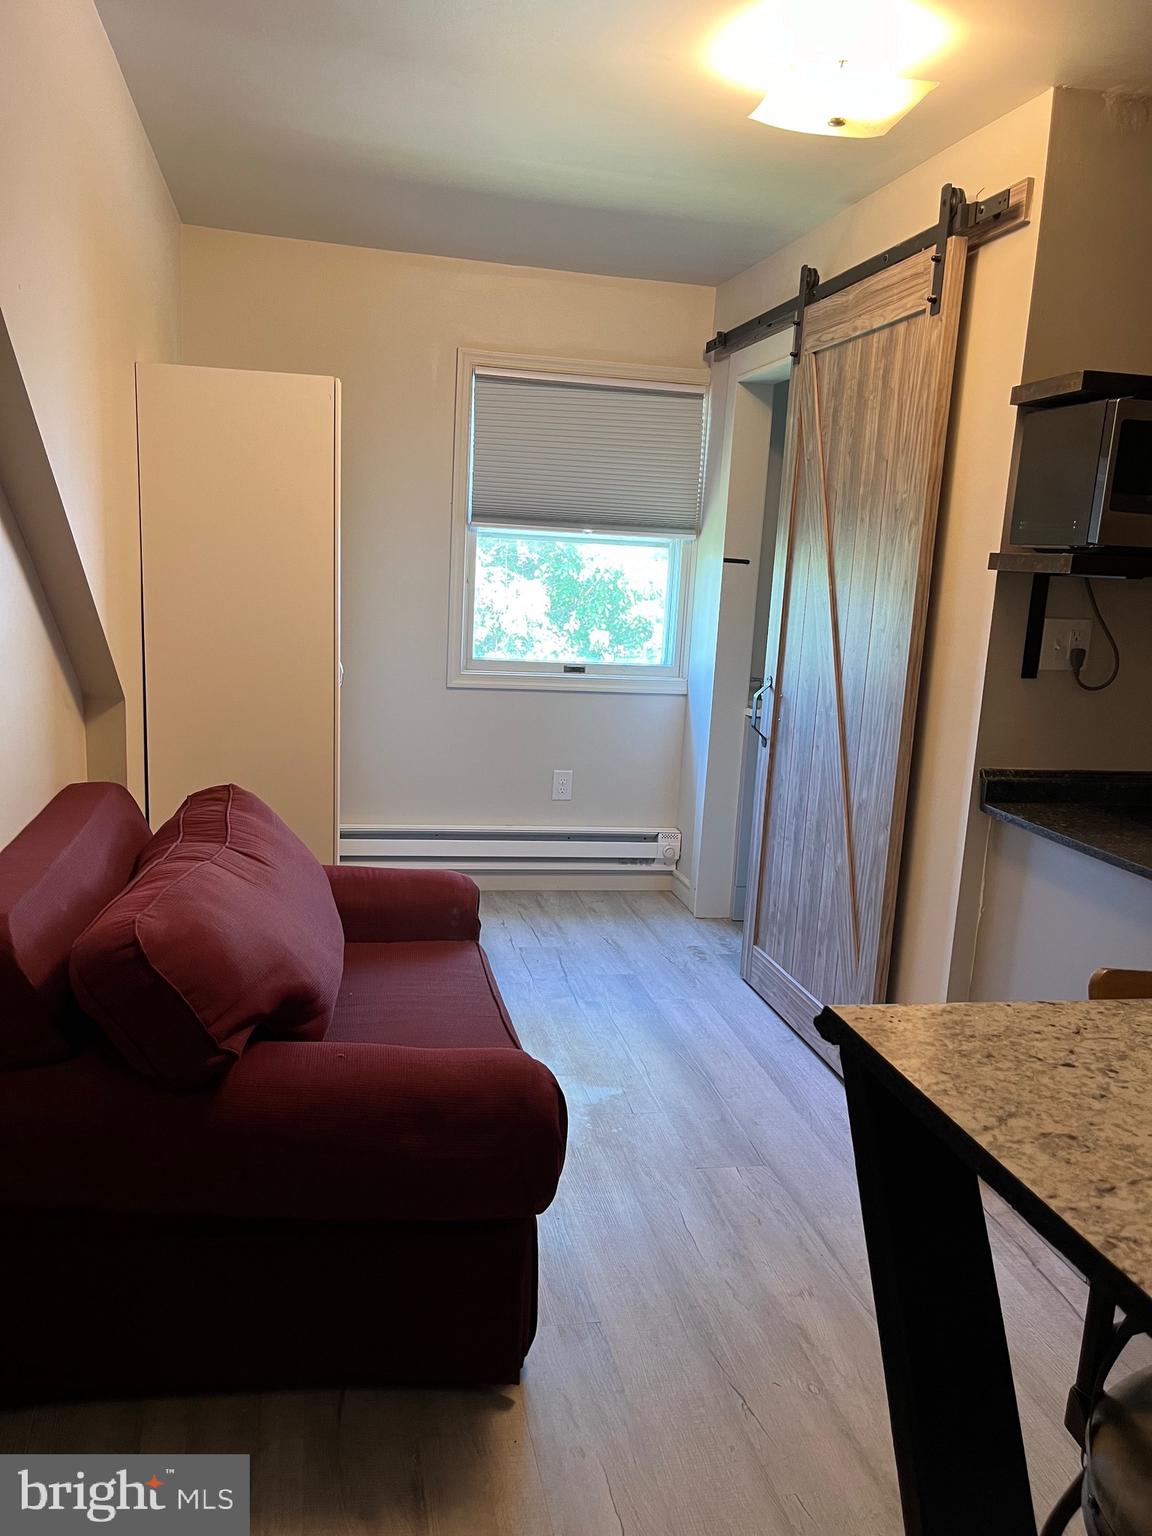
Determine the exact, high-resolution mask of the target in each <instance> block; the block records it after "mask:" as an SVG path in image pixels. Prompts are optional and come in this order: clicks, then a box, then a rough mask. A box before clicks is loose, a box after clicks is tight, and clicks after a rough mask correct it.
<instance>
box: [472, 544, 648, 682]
mask: <svg viewBox="0 0 1152 1536" xmlns="http://www.w3.org/2000/svg"><path fill="white" fill-rule="evenodd" d="M671 566H672V560H671V557H670V550H669V546H668V544H667V543H659V542H645V541H623V540H620V541H618V540H603V539H601V540H596V539H592V538H587V537H584V538H564V537H556V536H549V535H541V534H535V533H533V534H518V533H502V532H498V531H494V530H491V529H483V530H478V531H477V538H476V589H475V605H474V609H473V625H472V650H473V655H474V656H475V657H476V658H477V659H478V660H486V661H534V662H567V663H569V664H580V663H585V664H588V663H592V664H595V663H601V664H603V663H610V664H611V663H614V664H621V663H624V664H632V665H638V666H661V665H665V664H666V662H667V657H666V656H665V638H666V632H667V629H668V609H669V597H670V590H669V589H670V581H671V577H672V571H671Z"/></svg>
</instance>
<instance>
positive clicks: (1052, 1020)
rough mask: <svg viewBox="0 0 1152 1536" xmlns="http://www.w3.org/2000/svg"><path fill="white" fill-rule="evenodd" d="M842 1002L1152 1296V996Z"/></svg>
mask: <svg viewBox="0 0 1152 1536" xmlns="http://www.w3.org/2000/svg"><path fill="white" fill-rule="evenodd" d="M829 1014H831V1015H833V1016H834V1020H836V1021H840V1022H841V1023H842V1024H843V1025H845V1026H847V1029H848V1031H850V1032H851V1034H853V1035H855V1036H857V1037H858V1038H859V1039H860V1040H861V1041H863V1042H864V1044H865V1045H867V1046H869V1047H870V1048H871V1049H872V1051H874V1052H875V1053H876V1054H877V1055H879V1056H880V1057H881V1058H882V1059H883V1060H884V1061H885V1062H887V1063H888V1064H889V1066H891V1067H892V1068H894V1069H895V1071H896V1072H897V1073H898V1074H899V1075H900V1076H901V1077H903V1078H904V1079H906V1081H907V1082H909V1083H911V1084H912V1085H913V1087H915V1088H917V1089H919V1091H920V1092H921V1093H922V1094H923V1095H924V1096H925V1097H926V1098H927V1099H929V1100H930V1101H931V1102H932V1104H934V1105H935V1106H936V1108H937V1109H938V1110H940V1111H941V1112H942V1113H943V1114H944V1115H946V1116H947V1117H948V1119H949V1120H951V1121H952V1122H953V1124H955V1125H956V1126H958V1127H959V1128H960V1129H961V1130H962V1131H964V1132H966V1133H967V1135H968V1136H969V1137H971V1138H972V1140H973V1141H975V1142H976V1143H977V1144H978V1146H979V1147H981V1148H982V1149H983V1150H984V1151H985V1152H986V1153H988V1154H990V1156H991V1157H992V1158H993V1159H994V1160H995V1161H996V1162H997V1163H999V1164H1000V1165H1001V1167H1003V1168H1004V1169H1006V1170H1007V1171H1008V1172H1009V1173H1010V1174H1012V1175H1014V1177H1015V1178H1016V1179H1018V1180H1019V1181H1020V1183H1021V1184H1023V1185H1024V1186H1025V1188H1026V1189H1028V1190H1029V1191H1030V1192H1031V1193H1032V1194H1033V1195H1034V1196H1036V1197H1038V1199H1039V1200H1040V1201H1042V1202H1043V1204H1044V1205H1045V1206H1047V1207H1048V1208H1049V1209H1050V1210H1051V1211H1053V1212H1054V1213H1055V1214H1056V1215H1057V1216H1059V1217H1060V1218H1062V1220H1063V1221H1064V1222H1065V1223H1066V1224H1067V1225H1068V1226H1069V1227H1071V1228H1072V1229H1073V1231H1074V1232H1075V1233H1076V1234H1077V1235H1078V1236H1079V1237H1080V1238H1082V1239H1083V1240H1084V1241H1085V1242H1086V1243H1087V1244H1089V1245H1090V1247H1092V1248H1093V1249H1095V1250H1096V1252H1097V1253H1099V1254H1101V1255H1102V1256H1103V1257H1104V1258H1105V1259H1106V1260H1108V1261H1109V1262H1110V1263H1111V1264H1112V1265H1113V1266H1114V1267H1115V1268H1116V1269H1118V1270H1119V1271H1120V1272H1121V1273H1122V1274H1123V1275H1124V1276H1125V1277H1126V1278H1127V1279H1128V1280H1129V1281H1130V1282H1131V1283H1132V1284H1134V1285H1135V1286H1136V1287H1138V1288H1139V1289H1140V1290H1142V1291H1143V1292H1144V1293H1145V1296H1146V1297H1149V1298H1152V1002H1144V1001H1133V1002H1096V1003H1088V1002H1052V1003H1031V1002H1006V1003H942V1004H930V1005H899V1004H880V1005H876V1006H871V1007H858V1008H856V1007H853V1008H848V1007H844V1008H834V1009H829V1010H827V1012H826V1014H825V1017H824V1019H822V1020H821V1028H822V1030H824V1029H826V1028H827V1025H826V1024H825V1020H826V1019H827V1017H828V1015H829ZM830 1022H831V1021H830ZM828 1033H829V1034H830V1035H831V1034H833V1033H835V1035H836V1036H837V1037H838V1038H840V1039H842V1032H841V1031H840V1029H839V1028H838V1027H837V1026H836V1024H835V1023H834V1022H832V1028H831V1029H829V1030H828Z"/></svg>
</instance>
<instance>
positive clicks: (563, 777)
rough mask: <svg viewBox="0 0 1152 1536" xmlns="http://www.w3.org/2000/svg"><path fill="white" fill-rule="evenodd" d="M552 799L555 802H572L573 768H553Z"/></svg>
mask: <svg viewBox="0 0 1152 1536" xmlns="http://www.w3.org/2000/svg"><path fill="white" fill-rule="evenodd" d="M552 798H553V800H571V798H572V770H571V768H553V770H552Z"/></svg>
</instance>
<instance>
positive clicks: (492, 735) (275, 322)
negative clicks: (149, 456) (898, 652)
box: [182, 229, 713, 826]
mask: <svg viewBox="0 0 1152 1536" xmlns="http://www.w3.org/2000/svg"><path fill="white" fill-rule="evenodd" d="M712 301H713V294H712V290H711V289H708V288H697V287H690V286H685V285H678V284H671V283H655V282H643V281H637V280H633V279H615V278H604V277H587V276H580V275H577V274H573V273H564V272H551V271H541V270H535V269H531V268H521V267H505V266H498V265H495V264H490V263H484V262H470V261H456V260H449V259H446V258H439V257H431V256H411V255H400V254H397V253H394V252H388V251H375V250H364V249H359V248H356V247H348V246H338V245H324V244H318V243H313V242H308V241H299V240H284V239H274V238H269V237H265V236H259V235H242V234H231V233H222V232H220V231H215V230H208V229H186V230H185V231H184V240H183V304H182V309H183V358H184V361H186V362H189V363H200V364H206V365H210V366H219V367H233V368H265V369H272V370H283V371H288V372H292V371H299V372H309V373H333V374H335V375H336V376H337V377H338V378H340V379H341V381H342V384H343V464H342V526H343V546H344V570H343V586H344V591H343V600H344V624H343V659H344V665H345V678H344V692H343V722H344V725H343V744H342V745H343V754H342V769H343V774H342V780H343V782H342V810H341V816H342V820H343V822H344V823H345V824H346V825H348V824H352V823H365V822H367V823H372V822H378V823H379V822H386V823H398V824H401V825H412V824H415V823H419V822H431V823H433V824H437V823H438V824H458V825H471V824H481V825H483V824H490V823H494V822H495V823H501V822H508V823H513V824H515V823H519V824H521V825H528V824H536V823H540V824H543V825H546V826H547V825H560V824H567V825H569V826H578V825H601V824H603V825H617V826H627V825H670V826H671V825H675V816H676V810H677V798H676V797H677V782H678V775H679V765H680V743H681V731H682V721H683V714H684V700H683V698H682V697H676V696H672V697H668V696H648V695H620V694H616V695H612V694H586V695H580V696H569V695H561V694H556V693H543V692H536V693H532V692H517V691H513V690H468V689H449V688H448V687H447V686H446V682H445V674H446V659H447V633H448V580H449V536H450V529H451V505H452V442H453V437H452V433H453V415H454V397H455V377H456V373H455V370H456V351H457V348H458V347H461V346H466V347H468V346H470V347H477V348H491V349H494V350H498V351H508V352H520V353H530V354H551V355H554V356H563V357H572V358H590V359H592V358H595V359H609V360H612V361H616V362H625V363H645V362H647V363H654V364H661V365H669V366H677V367H679V366H689V367H694V366H698V365H699V363H700V357H701V351H702V348H703V345H704V342H705V341H706V340H707V338H708V335H709V333H710V327H711V319H712ZM556 767H562V768H571V769H572V770H573V771H574V775H575V778H574V793H573V797H572V800H571V802H567V803H565V802H560V803H556V802H554V801H553V800H552V799H551V787H552V783H551V781H552V769H553V768H556Z"/></svg>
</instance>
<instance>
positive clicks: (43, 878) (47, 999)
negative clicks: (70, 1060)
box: [0, 784, 151, 1069]
mask: <svg viewBox="0 0 1152 1536" xmlns="http://www.w3.org/2000/svg"><path fill="white" fill-rule="evenodd" d="M150 835H151V834H150V833H149V831H148V823H147V822H146V821H145V820H144V817H143V816H142V815H141V814H140V809H139V807H138V806H137V804H136V802H135V800H133V798H132V796H131V795H130V794H129V793H128V791H127V790H126V789H124V788H123V787H122V786H121V785H119V784H69V785H68V787H67V788H66V789H62V790H61V791H60V793H59V794H58V795H57V796H56V797H55V799H53V800H51V801H49V803H48V804H47V805H46V806H45V807H44V809H43V810H42V811H41V812H40V814H39V815H38V816H37V817H36V818H35V819H34V820H33V821H30V822H29V823H28V825H27V826H26V827H25V828H24V830H23V831H22V832H20V833H19V834H18V835H17V836H16V837H15V838H14V839H13V840H12V842H10V843H9V844H8V846H7V848H5V849H4V850H3V852H0V1069H3V1068H6V1067H20V1066H30V1065H35V1064H38V1063H44V1062H49V1061H59V1060H61V1059H62V1058H63V1057H66V1056H70V1055H72V1053H73V1052H74V1051H75V1049H76V1048H77V1045H78V1043H79V1042H80V1040H81V1039H82V1038H83V1035H84V1034H85V1033H86V1031H85V1028H84V1019H83V1017H82V1015H81V1014H80V1011H79V1009H78V1008H77V1007H76V1005H75V1002H74V1000H73V997H72V992H71V989H70V987H69V985H68V960H69V956H70V955H71V953H72V945H73V944H74V943H75V942H76V939H77V937H78V936H79V935H80V934H81V933H83V931H84V929H85V928H86V927H87V926H88V924H89V923H90V922H91V921H92V919H93V918H94V917H95V916H96V915H97V913H98V912H99V911H100V910H101V908H102V907H104V905H105V904H106V903H107V902H109V901H110V900H111V899H112V897H113V896H115V895H116V893H117V892H118V891H121V890H123V888H124V886H125V885H127V883H128V881H129V880H130V879H131V878H132V870H133V867H134V866H135V863H136V859H137V856H138V855H139V853H140V851H141V849H142V848H144V846H145V845H146V844H147V842H148V839H149V837H150ZM87 1032H90V1026H89V1029H88V1031H87Z"/></svg>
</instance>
